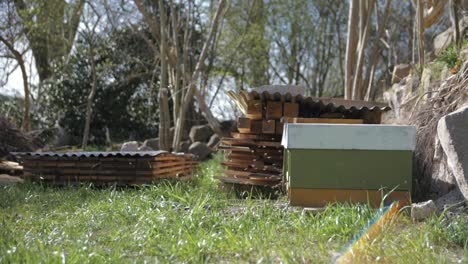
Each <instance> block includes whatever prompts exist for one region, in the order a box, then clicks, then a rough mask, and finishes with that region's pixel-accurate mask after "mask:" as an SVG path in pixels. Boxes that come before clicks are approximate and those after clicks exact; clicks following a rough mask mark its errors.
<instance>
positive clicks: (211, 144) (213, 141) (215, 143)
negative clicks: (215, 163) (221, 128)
mask: <svg viewBox="0 0 468 264" xmlns="http://www.w3.org/2000/svg"><path fill="white" fill-rule="evenodd" d="M220 141H221V139H220V138H219V136H218V135H216V134H213V135H212V136H211V137H210V140H209V141H208V147H210V148H212V149H214V148H216V147H217V146H218V144H219V142H220Z"/></svg>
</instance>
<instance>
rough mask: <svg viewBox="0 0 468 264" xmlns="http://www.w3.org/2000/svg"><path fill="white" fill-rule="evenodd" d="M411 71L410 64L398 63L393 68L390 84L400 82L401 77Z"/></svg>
mask: <svg viewBox="0 0 468 264" xmlns="http://www.w3.org/2000/svg"><path fill="white" fill-rule="evenodd" d="M410 72H411V65H409V64H398V65H395V67H394V68H393V74H392V84H393V83H398V82H400V81H401V80H402V79H403V78H405V77H406V76H408V75H409V74H410Z"/></svg>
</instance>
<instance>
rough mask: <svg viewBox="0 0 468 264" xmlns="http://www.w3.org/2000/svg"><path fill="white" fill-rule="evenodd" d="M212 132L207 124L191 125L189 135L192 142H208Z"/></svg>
mask: <svg viewBox="0 0 468 264" xmlns="http://www.w3.org/2000/svg"><path fill="white" fill-rule="evenodd" d="M213 133H214V132H213V130H212V129H211V127H210V126H209V125H200V126H193V127H192V128H191V129H190V134H189V137H190V140H191V141H192V142H197V141H199V142H208V140H209V139H210V137H211V136H212V135H213Z"/></svg>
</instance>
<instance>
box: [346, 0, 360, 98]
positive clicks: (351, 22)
mask: <svg viewBox="0 0 468 264" xmlns="http://www.w3.org/2000/svg"><path fill="white" fill-rule="evenodd" d="M358 21H359V0H351V2H350V6H349V16H348V38H347V41H346V70H345V89H344V95H345V99H351V96H352V90H353V76H354V67H355V66H356V50H357V44H358V27H359V23H358Z"/></svg>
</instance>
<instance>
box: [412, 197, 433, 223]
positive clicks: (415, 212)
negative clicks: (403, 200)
mask: <svg viewBox="0 0 468 264" xmlns="http://www.w3.org/2000/svg"><path fill="white" fill-rule="evenodd" d="M436 212H437V206H436V205H435V203H434V201H432V200H429V201H425V202H421V203H414V204H412V205H411V218H412V219H413V220H417V221H421V220H424V219H426V218H427V217H429V216H431V215H433V214H435V213H436Z"/></svg>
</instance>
